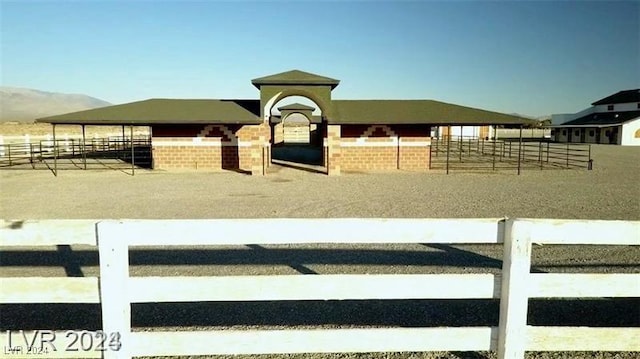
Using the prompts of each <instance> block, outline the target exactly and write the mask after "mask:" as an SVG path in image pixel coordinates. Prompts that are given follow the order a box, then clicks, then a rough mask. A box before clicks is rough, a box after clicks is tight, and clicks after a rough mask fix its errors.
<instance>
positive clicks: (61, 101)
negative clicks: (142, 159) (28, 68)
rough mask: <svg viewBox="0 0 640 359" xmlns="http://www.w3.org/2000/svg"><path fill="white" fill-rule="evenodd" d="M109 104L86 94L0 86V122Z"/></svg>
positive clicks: (19, 120)
mask: <svg viewBox="0 0 640 359" xmlns="http://www.w3.org/2000/svg"><path fill="white" fill-rule="evenodd" d="M109 105H111V103H109V102H106V101H103V100H100V99H97V98H95V97H91V96H87V95H80V94H65V93H57V92H46V91H40V90H34V89H29V88H21V87H8V86H0V122H33V121H34V120H35V119H37V118H40V117H46V116H52V115H59V114H63V113H68V112H74V111H81V110H87V109H91V108H96V107H104V106H109Z"/></svg>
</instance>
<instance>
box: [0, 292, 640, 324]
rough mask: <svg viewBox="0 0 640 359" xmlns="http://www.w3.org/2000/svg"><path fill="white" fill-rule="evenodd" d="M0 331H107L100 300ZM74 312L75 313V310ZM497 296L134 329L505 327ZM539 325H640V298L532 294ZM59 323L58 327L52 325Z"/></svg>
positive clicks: (139, 317) (164, 310)
mask: <svg viewBox="0 0 640 359" xmlns="http://www.w3.org/2000/svg"><path fill="white" fill-rule="evenodd" d="M0 312H1V313H2V316H1V317H0V330H3V331H4V330H21V329H22V330H35V329H42V328H47V329H56V330H67V329H86V330H99V329H101V325H102V319H101V313H100V305H99V304H3V305H0ZM70 313H72V315H70ZM498 316H499V301H498V300H497V299H496V300H485V299H483V300H472V299H449V300H366V301H365V300H343V301H334V300H330V301H274V302H191V303H145V304H133V305H132V326H133V327H134V328H162V327H176V326H179V327H184V328H186V329H191V330H202V329H203V327H208V328H210V329H216V328H218V329H221V328H229V327H236V328H238V329H247V327H262V328H281V327H307V326H309V327H318V326H320V327H442V326H447V327H461V326H497V325H498ZM528 318H529V319H528V324H529V325H536V326H548V325H551V326H589V327H638V326H640V299H638V298H615V299H610V298H602V299H535V300H529V314H528ZM52 326H55V328H52Z"/></svg>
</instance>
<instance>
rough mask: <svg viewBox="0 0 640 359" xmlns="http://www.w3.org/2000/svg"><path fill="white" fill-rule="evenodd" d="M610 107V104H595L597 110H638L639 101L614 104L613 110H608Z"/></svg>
mask: <svg viewBox="0 0 640 359" xmlns="http://www.w3.org/2000/svg"><path fill="white" fill-rule="evenodd" d="M608 107H609V105H598V106H594V108H595V112H609V111H637V110H638V103H637V102H627V103H616V104H613V110H607V108H608Z"/></svg>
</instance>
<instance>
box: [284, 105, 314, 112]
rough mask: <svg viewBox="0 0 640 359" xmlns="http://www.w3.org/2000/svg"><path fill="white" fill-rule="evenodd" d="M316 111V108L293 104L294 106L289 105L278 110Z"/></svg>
mask: <svg viewBox="0 0 640 359" xmlns="http://www.w3.org/2000/svg"><path fill="white" fill-rule="evenodd" d="M315 109H316V108H315V107H311V106H307V105H303V104H301V103H292V104H289V105H285V106H281V107H278V110H280V111H282V110H308V111H313V110H315Z"/></svg>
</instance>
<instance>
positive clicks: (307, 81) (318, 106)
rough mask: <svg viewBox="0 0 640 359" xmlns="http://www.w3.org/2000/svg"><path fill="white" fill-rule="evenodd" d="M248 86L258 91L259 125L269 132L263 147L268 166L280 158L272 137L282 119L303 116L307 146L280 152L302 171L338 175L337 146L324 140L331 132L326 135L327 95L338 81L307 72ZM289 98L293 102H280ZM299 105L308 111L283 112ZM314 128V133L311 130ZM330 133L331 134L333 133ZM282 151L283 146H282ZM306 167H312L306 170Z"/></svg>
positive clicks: (329, 113) (285, 74)
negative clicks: (306, 124)
mask: <svg viewBox="0 0 640 359" xmlns="http://www.w3.org/2000/svg"><path fill="white" fill-rule="evenodd" d="M251 83H252V84H253V85H254V86H255V87H256V88H258V89H259V90H260V110H261V113H260V114H261V116H262V119H263V123H264V124H265V125H268V126H269V127H270V129H271V134H270V138H269V141H268V145H267V146H268V147H269V151H267V152H268V158H269V162H268V163H272V162H273V163H275V161H278V159H277V158H278V156H279V155H280V154H279V153H278V151H279V149H278V144H277V143H276V142H275V135H276V134H275V133H274V129H275V126H277V123H278V121H279V122H282V120H283V119H286V118H287V117H288V116H292V115H293V116H296V117H297V118H300V117H299V115H303V116H305V117H306V118H307V120H309V143H308V144H306V145H305V146H304V147H301V148H290V149H286V148H285V149H283V150H282V152H283V153H284V154H289V155H290V156H289V159H293V160H295V161H290V162H289V164H294V165H295V164H298V165H301V166H302V165H304V166H307V167H306V168H304V169H311V170H314V171H319V172H324V173H327V174H330V175H331V174H339V161H338V160H337V158H338V156H339V149H338V146H339V144H338V145H336V143H335V142H336V141H335V140H332V139H334V137H335V136H328V134H329V132H331V131H329V126H328V124H327V122H328V120H329V119H331V116H332V110H333V108H332V106H331V103H332V102H331V91H333V89H334V88H335V87H336V86H338V84H339V83H340V81H339V80H336V79H332V78H329V77H324V76H319V75H316V74H312V73H309V72H304V71H299V70H292V71H287V72H282V73H279V74H275V75H270V76H265V77H261V78H257V79H253V80H252V81H251ZM290 97H293V101H286V102H283V100H285V99H287V98H290ZM296 98H300V99H302V100H303V102H300V101H295V99H296ZM301 104H302V105H306V106H309V107H311V109H309V108H302V109H299V108H287V106H294V107H295V106H299V105H301ZM281 107H284V108H281ZM285 112H286V113H285ZM278 113H279V114H278ZM285 124H286V122H285ZM314 125H315V129H312V127H313V126H314ZM283 126H284V124H283ZM332 131H334V132H335V130H332ZM332 133H333V132H332ZM314 134H315V135H314ZM338 136H339V135H338ZM282 147H283V148H284V147H285V146H284V145H282ZM274 154H275V156H274ZM318 155H319V156H318ZM305 162H306V163H305ZM309 162H310V163H311V164H309ZM309 166H312V167H311V168H309ZM314 166H315V167H314Z"/></svg>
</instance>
